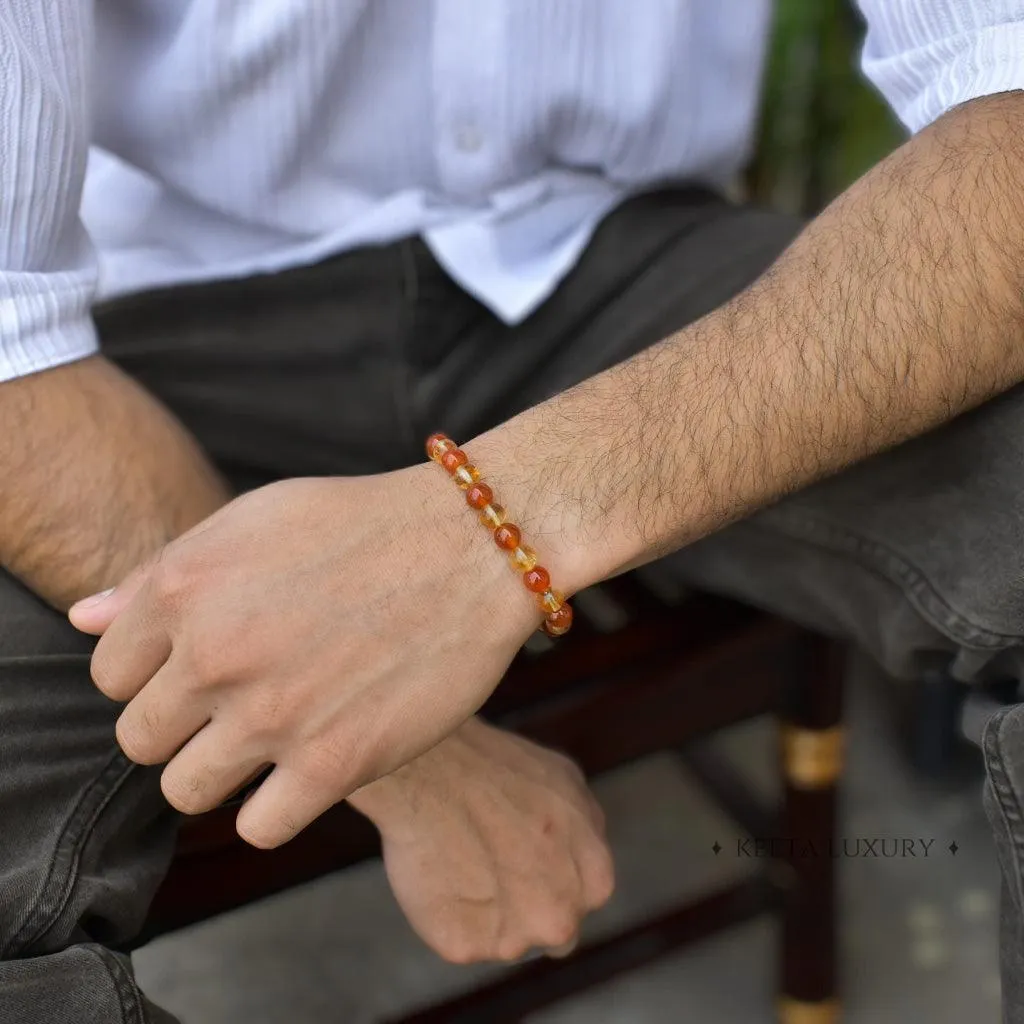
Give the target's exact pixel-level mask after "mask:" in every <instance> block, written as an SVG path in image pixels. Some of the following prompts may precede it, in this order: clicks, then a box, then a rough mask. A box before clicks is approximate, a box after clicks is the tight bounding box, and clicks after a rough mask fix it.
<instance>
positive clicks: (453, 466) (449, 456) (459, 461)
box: [441, 448, 469, 473]
mask: <svg viewBox="0 0 1024 1024" xmlns="http://www.w3.org/2000/svg"><path fill="white" fill-rule="evenodd" d="M467 462H469V458H468V456H467V455H466V453H465V452H464V451H463V450H462V449H461V448H449V449H448V451H446V452H443V453H442V454H441V465H442V466H444V468H445V469H447V470H448V472H449V473H454V472H455V470H457V469H458V468H459V466H464V465H465V464H466V463H467Z"/></svg>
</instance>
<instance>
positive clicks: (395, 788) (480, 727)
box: [351, 719, 614, 963]
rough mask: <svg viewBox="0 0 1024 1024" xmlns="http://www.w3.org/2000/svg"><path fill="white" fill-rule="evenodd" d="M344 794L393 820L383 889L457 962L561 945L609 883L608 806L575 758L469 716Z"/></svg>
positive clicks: (563, 948)
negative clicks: (405, 763) (434, 743)
mask: <svg viewBox="0 0 1024 1024" xmlns="http://www.w3.org/2000/svg"><path fill="white" fill-rule="evenodd" d="M481 764H486V765H488V766H489V770H488V771H485V772H480V771H479V767H480V765H481ZM351 802H352V804H353V805H354V806H355V807H356V808H357V809H358V810H365V811H366V812H367V813H368V815H369V816H370V817H371V819H376V818H377V817H379V816H380V815H384V816H385V818H386V819H388V820H391V821H393V822H396V824H395V825H394V827H392V828H388V829H384V830H383V833H382V834H383V837H384V843H383V849H384V865H385V867H386V869H387V873H388V879H389V880H390V882H391V888H392V890H393V891H394V893H395V896H396V897H397V899H398V902H399V903H400V904H401V905H402V909H403V910H404V911H405V914H406V917H407V918H408V919H409V923H410V924H411V925H412V927H413V928H414V929H415V930H416V932H417V933H418V934H419V936H420V938H422V939H423V940H424V942H426V943H427V944H428V945H429V946H430V947H431V948H432V949H434V950H435V951H436V952H438V953H439V954H440V955H441V956H443V957H444V958H445V959H446V960H449V961H451V962H453V963H470V962H472V961H475V960H481V959H483V960H516V959H519V958H520V957H522V956H523V955H524V954H525V953H527V952H528V951H529V950H530V949H532V948H534V947H538V948H542V949H546V950H548V951H549V952H550V953H551V954H552V955H559V954H562V953H566V952H569V951H571V949H572V948H573V946H574V945H575V943H576V938H577V930H578V928H579V922H580V920H581V919H582V918H583V917H584V916H585V915H586V914H587V913H588V912H589V911H591V910H596V909H597V908H598V907H600V906H602V905H603V904H604V903H605V901H606V900H607V899H608V898H609V896H610V895H611V893H612V889H613V888H614V872H613V868H612V860H611V856H610V854H609V852H608V848H607V845H606V844H605V841H604V815H603V813H602V811H601V808H600V807H599V806H598V804H597V801H596V800H594V798H593V797H592V796H590V793H589V791H588V790H587V787H586V783H585V781H584V779H583V775H582V773H581V772H580V770H579V769H578V768H577V767H576V765H574V764H573V763H572V762H571V761H569V760H568V759H567V758H565V757H562V756H561V755H560V754H555V753H553V752H551V751H549V750H544V749H543V748H542V747H538V746H537V745H536V744H534V743H530V742H529V741H527V740H524V739H521V738H520V737H518V736H513V735H511V734H510V733H507V732H504V731H502V730H500V729H495V728H493V727H491V726H489V725H485V724H484V723H482V722H480V721H477V720H476V719H471V720H470V721H469V722H468V723H467V724H466V725H464V726H462V727H461V728H460V729H459V730H458V731H457V732H456V733H455V734H454V736H452V737H451V738H449V739H448V740H446V741H445V742H444V743H443V744H442V745H441V746H439V747H437V748H436V749H435V750H433V751H431V752H429V753H427V754H425V755H424V756H423V757H422V758H420V759H419V761H417V762H416V763H415V765H414V769H413V770H411V771H410V769H409V768H400V769H399V770H398V771H397V772H395V773H394V774H393V775H391V776H388V777H385V778H383V779H381V780H380V781H379V782H376V783H374V784H373V785H372V786H370V787H368V788H367V789H366V790H362V791H360V792H357V793H356V794H355V795H354V796H353V797H352V799H351ZM367 805H369V806H367ZM397 823H400V824H397ZM424 880H427V881H428V884H424Z"/></svg>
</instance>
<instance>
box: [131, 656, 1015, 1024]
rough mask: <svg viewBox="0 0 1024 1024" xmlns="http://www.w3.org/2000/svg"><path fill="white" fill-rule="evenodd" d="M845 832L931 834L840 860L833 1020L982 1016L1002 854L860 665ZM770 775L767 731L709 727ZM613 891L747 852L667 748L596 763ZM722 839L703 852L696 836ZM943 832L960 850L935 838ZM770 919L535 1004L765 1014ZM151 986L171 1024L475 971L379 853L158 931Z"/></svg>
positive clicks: (321, 1001) (398, 995)
mask: <svg viewBox="0 0 1024 1024" xmlns="http://www.w3.org/2000/svg"><path fill="white" fill-rule="evenodd" d="M856 675H857V677H858V679H857V681H856V685H855V686H854V687H853V693H852V695H851V708H850V714H849V720H850V722H851V731H852V742H851V748H852V749H851V756H850V769H849V773H848V779H847V782H846V789H845V800H844V809H843V835H844V837H846V838H847V839H848V840H849V841H850V842H851V844H852V842H853V840H856V839H858V838H859V839H864V838H874V837H880V836H885V837H899V838H901V839H902V838H907V839H915V840H918V841H920V840H922V839H923V840H934V845H933V846H931V848H930V855H929V856H928V857H927V858H920V857H918V858H913V859H911V858H906V859H879V858H872V857H853V858H849V859H845V860H843V861H841V864H840V871H841V885H842V905H843V918H842V927H843V959H842V965H843V971H844V997H845V1005H846V1014H845V1017H844V1020H845V1021H846V1024H890V1022H892V1024H895V1022H900V1024H904V1022H906V1021H923V1020H928V1021H931V1022H934V1024H945V1022H950V1024H952V1022H957V1024H961V1022H963V1021H965V1020H970V1021H971V1022H972V1024H997V1022H998V1020H999V979H998V972H997V938H996V925H997V918H998V906H997V892H998V869H997V867H996V862H995V857H994V854H993V852H992V850H991V845H990V840H989V832H988V826H987V824H986V823H985V819H984V816H983V813H982V811H981V807H980V799H979V794H980V779H978V778H972V779H969V780H967V781H965V782H963V783H962V784H960V785H958V786H955V787H952V788H951V787H945V788H943V789H941V790H938V789H936V788H933V787H928V786H925V785H923V784H922V783H920V782H919V781H916V780H915V779H914V778H913V777H912V776H911V775H910V773H909V772H908V771H907V769H906V767H905V766H904V764H903V762H902V760H901V758H900V756H899V754H898V752H897V750H896V748H895V745H894V743H893V740H892V736H891V734H890V726H889V716H888V715H887V713H886V710H885V704H884V700H883V699H882V698H881V695H880V693H879V690H878V687H877V685H876V684H875V683H873V682H872V680H871V679H870V678H868V676H869V673H866V672H865V671H863V670H862V671H859V672H857V673H856ZM723 743H724V744H725V745H726V746H727V748H728V749H729V750H730V752H731V753H733V754H734V755H735V756H736V757H737V759H738V760H739V761H740V763H742V764H743V765H744V767H745V768H746V769H747V770H749V772H750V773H751V774H752V776H753V777H755V778H757V779H758V780H759V781H760V782H761V784H763V785H765V787H766V788H769V787H770V784H771V779H772V777H773V771H772V735H771V732H770V730H768V729H766V728H765V727H764V725H762V724H760V723H752V724H750V725H746V726H743V727H742V728H740V729H737V730H733V731H732V732H731V733H730V734H729V735H727V736H726V737H724V738H723ZM597 788H598V795H599V797H600V798H601V801H602V803H603V804H604V806H605V808H606V810H607V812H608V819H609V829H610V834H611V839H612V843H613V846H614V848H615V851H616V856H617V865H618V875H619V889H618V893H617V895H616V897H615V899H614V901H613V903H612V905H611V906H609V907H608V908H607V909H606V910H604V911H603V912H602V913H600V914H599V915H597V916H596V917H595V918H594V919H593V921H592V922H591V923H590V927H589V929H588V930H589V933H590V934H600V933H601V932H602V931H603V930H604V929H608V928H614V927H616V926H617V925H618V924H619V923H621V922H623V921H626V920H629V919H631V918H633V917H635V916H637V915H640V914H643V913H644V912H645V911H647V910H649V909H653V908H656V907H657V906H658V905H659V904H660V903H661V902H662V901H663V900H665V899H666V898H669V897H672V896H675V895H679V894H682V893H685V892H689V891H694V890H699V889H701V888H703V887H705V886H707V885H708V884H709V882H710V881H713V880H718V881H721V880H724V879H725V878H726V877H728V876H730V875H732V874H733V873H737V872H740V871H742V870H743V869H744V863H743V862H742V861H741V860H739V859H738V858H737V857H736V854H735V845H733V846H732V850H733V853H732V855H731V856H729V853H728V851H729V848H730V844H729V837H733V836H735V835H736V833H735V832H734V831H733V830H732V828H731V827H730V825H729V824H728V822H726V821H725V820H724V819H723V818H722V817H721V816H720V815H719V814H718V812H717V811H715V810H714V809H713V808H712V807H710V806H708V805H707V804H706V803H705V802H704V801H703V800H702V798H701V797H700V796H699V795H697V793H696V792H695V790H694V789H693V788H692V787H691V785H690V784H689V783H688V781H687V779H686V777H685V775H684V774H683V772H682V771H681V770H680V769H679V768H678V767H677V766H676V764H675V763H674V762H673V761H671V760H670V759H668V758H664V759H654V760H651V761H649V762H646V763H643V764H640V765H637V766H633V767H631V768H629V769H627V770H625V771H622V772H619V773H617V774H616V775H614V776H612V777H610V778H607V779H604V780H602V782H601V783H600V784H599V785H598V787H597ZM716 840H717V841H719V842H721V843H722V844H723V845H724V846H725V847H726V851H725V853H723V854H722V855H721V856H719V857H717V858H716V857H715V856H714V854H713V852H712V850H711V846H712V844H713V843H714V842H715V841H716ZM954 840H955V841H956V843H957V845H958V847H959V849H958V852H957V854H956V855H953V854H951V853H950V852H949V850H948V847H949V844H950V843H951V842H953V841H954ZM772 960H773V942H772V926H771V924H770V923H768V922H766V921H762V922H755V923H753V924H750V925H747V926H744V927H742V928H739V929H737V930H735V931H733V932H731V933H729V934H727V935H724V936H723V937H720V938H717V939H715V940H713V941H711V942H709V943H706V944H704V945H702V946H700V947H698V948H696V949H693V950H690V951H688V952H684V953H682V954H680V955H678V956H675V957H672V958H669V959H666V960H664V961H661V962H660V963H658V964H657V965H655V966H653V967H650V968H648V969H645V970H641V971H637V972H635V973H633V974H630V975H627V976H624V977H622V978H620V979H617V980H614V981H611V982H609V983H608V984H606V985H605V986H603V987H602V988H601V989H600V990H598V991H595V992H593V993H591V994H588V995H586V996H584V997H582V998H578V999H575V1000H571V1001H567V1002H566V1003H564V1004H562V1005H561V1006H560V1007H559V1008H558V1009H557V1010H555V1011H550V1012H546V1013H544V1014H539V1015H537V1016H536V1017H534V1018H532V1020H533V1021H535V1022H536V1024H677V1022H678V1021H680V1020H692V1021H701V1022H708V1024H717V1022H733V1021H743V1022H752V1024H757V1022H766V1024H767V1022H770V1021H771V1020H772V1014H771V1005H772V994H773V993H772V986H773V969H772ZM136 964H137V969H138V974H139V977H140V979H141V981H142V983H143V985H144V987H145V988H146V989H147V991H148V992H149V994H150V995H151V996H152V997H153V998H154V999H155V1000H156V1001H158V1002H160V1003H161V1004H163V1005H165V1006H166V1007H167V1008H168V1009H170V1010H172V1011H174V1012H175V1013H177V1014H178V1015H179V1016H180V1017H181V1020H182V1021H183V1024H235V1022H239V1024H241V1022H245V1024H314V1022H315V1024H328V1022H329V1024H372V1022H374V1021H377V1020H379V1019H381V1017H382V1016H385V1015H389V1014H394V1013H396V1012H398V1011H400V1010H402V1009H404V1008H407V1007H411V1006H413V1005H415V1004H417V1003H418V1002H421V1001H423V1000H425V999H428V998H436V997H438V996H441V995H442V994H446V993H451V992H456V991H458V990H460V989H462V988H463V987H465V986H467V985H469V984H471V983H472V982H473V981H475V980H477V979H478V978H479V977H481V976H482V975H485V974H487V973H488V970H489V969H482V970H476V969H467V968H457V967H452V966H449V965H446V964H443V963H442V962H440V961H439V960H438V959H437V958H435V957H434V956H433V955H432V954H431V953H429V952H428V951H427V950H426V949H425V948H423V947H422V946H421V945H420V943H419V941H418V940H417V939H416V937H415V936H414V935H413V934H412V933H411V931H410V930H409V928H408V927H407V926H406V924H405V922H404V920H403V918H402V916H401V913H400V912H399V910H398V909H397V907H396V905H395V904H394V902H393V900H392V899H391V896H390V893H389V891H388V888H387V883H386V881H385V879H384V877H383V874H382V872H381V870H380V868H379V867H378V866H377V865H375V864H370V865H365V866H363V867H361V868H358V869H356V870H353V871H349V872H346V873H343V874H341V875H339V876H336V877H332V878H328V879H325V880H322V881H320V882H318V883H315V884H313V885H310V886H307V887H305V888H303V889H301V890H298V891H294V892H291V893H288V894H286V895H284V896H281V897H277V898H275V899H273V900H270V901H267V902H266V903H264V904H261V905H259V906H257V907H252V908H248V909H246V910H243V911H241V912H239V913H236V914H233V915H228V916H225V917H223V918H221V919H219V920H216V921H213V922H209V923H207V924H205V925H203V926H200V927H198V928H194V929H191V930H190V931H187V932H182V933H179V934H177V935H174V936H171V937H168V938H165V939H163V940H161V941H159V942H156V943H154V944H152V945H151V946H149V947H147V948H146V949H144V950H141V951H140V952H139V953H138V954H137V956H136Z"/></svg>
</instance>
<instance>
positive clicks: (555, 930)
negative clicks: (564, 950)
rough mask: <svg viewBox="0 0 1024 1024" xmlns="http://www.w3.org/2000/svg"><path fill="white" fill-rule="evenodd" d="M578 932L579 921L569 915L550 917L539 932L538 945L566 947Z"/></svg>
mask: <svg viewBox="0 0 1024 1024" xmlns="http://www.w3.org/2000/svg"><path fill="white" fill-rule="evenodd" d="M578 931H579V921H578V920H577V919H576V917H575V916H573V915H571V914H568V913H566V914H557V915H552V916H551V917H550V918H549V919H548V920H547V921H545V922H544V924H543V926H542V927H541V930H540V935H539V939H540V945H542V946H566V945H568V944H569V943H570V942H572V941H574V940H575V938H576V935H577V933H578Z"/></svg>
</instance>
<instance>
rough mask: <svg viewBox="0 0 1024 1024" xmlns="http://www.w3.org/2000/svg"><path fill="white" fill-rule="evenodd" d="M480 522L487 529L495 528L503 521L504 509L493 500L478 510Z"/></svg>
mask: <svg viewBox="0 0 1024 1024" xmlns="http://www.w3.org/2000/svg"><path fill="white" fill-rule="evenodd" d="M480 522H481V523H483V524H484V526H486V527H487V529H489V530H496V529H497V528H498V527H499V526H501V524H502V523H503V522H505V509H504V508H502V507H501V505H496V504H494V503H493V502H492V503H491V504H490V505H488V506H487V507H486V508H483V509H481V510H480Z"/></svg>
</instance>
